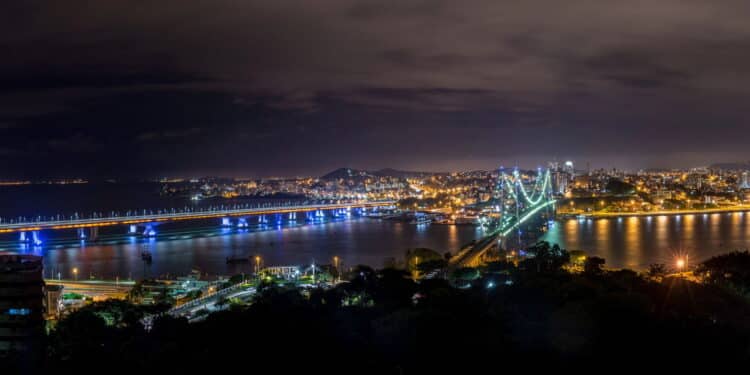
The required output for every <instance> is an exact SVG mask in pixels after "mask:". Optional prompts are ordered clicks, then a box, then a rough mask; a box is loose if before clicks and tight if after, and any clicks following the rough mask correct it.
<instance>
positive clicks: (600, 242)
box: [0, 183, 750, 278]
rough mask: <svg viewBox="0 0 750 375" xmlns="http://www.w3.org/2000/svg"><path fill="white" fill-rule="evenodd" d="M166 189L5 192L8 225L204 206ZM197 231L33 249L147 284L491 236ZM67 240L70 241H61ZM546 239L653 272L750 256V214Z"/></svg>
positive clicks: (595, 226) (48, 266) (388, 228)
mask: <svg viewBox="0 0 750 375" xmlns="http://www.w3.org/2000/svg"><path fill="white" fill-rule="evenodd" d="M160 188H161V185H160V184H151V183H148V184H86V185H64V186H59V185H42V186H39V185H32V186H18V187H0V217H6V218H9V217H17V216H35V215H54V214H58V213H59V214H72V213H73V212H82V213H83V212H93V211H100V212H107V211H109V210H125V209H136V208H138V209H140V208H166V209H169V208H182V207H185V206H190V205H194V204H195V202H190V201H189V200H187V199H185V198H182V197H164V196H160V195H159V194H158V192H159V190H160ZM214 202H216V201H214ZM244 202H247V203H252V202H253V201H252V200H249V201H248V200H246V201H244ZM221 203H225V202H220V203H219V204H221ZM238 203H243V201H239V202H238ZM198 204H201V205H203V204H211V203H210V202H200V203H198ZM214 204H216V203H214ZM189 226H190V227H184V226H182V227H181V226H177V227H171V226H169V225H165V226H163V227H161V226H160V227H159V239H158V240H155V241H153V240H152V241H148V240H145V239H143V238H128V237H126V236H124V235H123V233H124V231H125V228H114V227H113V228H107V229H102V233H101V236H100V242H98V243H94V244H90V243H88V244H87V243H83V244H79V243H76V242H74V241H71V240H70V238H71V236H74V233H67V234H66V233H44V234H43V235H44V236H45V237H46V238H45V246H44V247H43V248H41V249H26V250H23V251H27V252H35V253H38V254H41V255H43V256H44V257H45V271H46V272H47V275H48V276H50V275H55V276H56V275H57V273H58V272H59V273H60V275H61V276H62V277H71V275H72V274H71V270H72V269H73V268H78V270H79V277H88V275H89V274H92V275H95V276H99V277H107V278H110V277H115V276H119V277H122V278H128V277H132V278H140V277H143V276H160V275H167V274H171V275H175V274H185V273H187V272H190V270H191V269H193V268H198V269H200V270H201V271H202V272H204V273H209V274H214V275H216V274H224V275H226V274H233V273H240V272H246V271H249V270H250V269H251V268H252V267H253V266H252V264H239V265H228V264H226V258H227V257H231V256H250V255H256V254H257V255H260V256H262V257H263V260H264V264H265V265H304V264H310V263H311V262H312V261H313V260H314V261H315V262H317V263H331V258H332V257H333V256H339V257H340V258H341V259H342V260H343V264H344V266H345V267H346V266H353V265H356V264H367V265H370V266H373V267H381V266H382V265H383V262H384V260H385V259H386V258H391V257H392V258H396V259H397V260H402V259H403V255H404V251H405V250H406V249H408V248H413V247H428V248H432V249H435V250H437V251H440V252H445V251H455V250H456V249H458V248H460V247H461V246H462V245H464V244H466V243H468V242H469V241H471V240H473V239H476V238H478V237H481V236H482V232H481V231H479V230H477V229H476V228H474V227H470V226H446V225H428V226H415V225H411V224H406V223H398V222H391V221H380V220H374V219H366V218H354V219H351V220H346V221H333V222H328V223H323V224H303V223H302V221H300V222H299V223H296V224H293V223H291V224H290V223H288V222H284V223H283V225H282V226H281V227H280V228H279V227H263V228H253V229H251V230H249V231H244V232H238V231H237V230H229V231H227V230H226V229H221V228H219V227H218V223H217V222H203V223H191V224H189ZM65 236H67V237H68V239H67V240H63V241H60V240H59V238H61V237H65ZM6 237H7V238H6ZM6 237H0V249H2V250H12V251H17V250H19V249H18V244H17V241H15V238H14V237H9V236H6ZM543 239H544V240H547V241H550V242H553V243H558V244H560V245H561V246H563V247H564V248H567V249H569V250H584V251H586V252H587V253H589V254H591V255H597V256H600V257H603V258H605V259H606V260H607V265H609V266H612V267H628V268H634V269H644V268H646V267H648V265H649V264H652V263H668V264H669V263H672V262H674V259H675V257H676V256H677V255H680V254H688V255H689V256H690V262H691V263H694V262H698V261H701V260H705V259H706V258H708V257H710V256H713V255H716V254H719V253H723V252H727V251H731V250H734V249H745V248H749V247H750V213H720V214H719V213H717V214H707V215H702V214H699V215H680V216H653V217H650V218H649V217H624V218H610V219H592V220H577V219H572V220H562V221H559V222H557V223H556V224H555V225H554V226H553V227H552V228H551V229H550V231H549V232H548V233H546V234H545V235H544V237H543ZM144 249H147V250H149V251H150V252H151V253H152V254H153V263H152V264H151V265H150V266H144V263H143V262H142V261H141V258H140V253H141V251H142V250H144Z"/></svg>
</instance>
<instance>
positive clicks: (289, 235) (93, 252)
mask: <svg viewBox="0 0 750 375" xmlns="http://www.w3.org/2000/svg"><path fill="white" fill-rule="evenodd" d="M262 229H263V230H260V229H257V230H256V229H253V230H250V231H248V230H242V231H238V230H237V229H225V228H216V229H215V231H214V232H215V233H214V234H212V235H208V236H202V237H193V238H189V239H179V238H181V237H183V236H177V238H178V239H175V240H161V239H159V240H156V241H154V240H151V241H146V240H144V239H141V238H139V239H136V238H130V239H125V240H123V241H121V242H119V243H114V244H101V245H91V244H86V246H83V247H77V246H76V247H64V248H57V249H45V250H44V251H42V255H44V257H45V259H44V263H45V272H46V275H47V276H48V277H49V276H51V275H57V272H60V273H61V276H62V277H63V278H66V277H72V269H73V268H74V267H76V268H78V269H79V278H86V277H88V276H89V274H92V275H94V276H97V277H105V278H114V277H116V276H119V277H120V278H123V279H124V278H131V277H132V278H136V279H137V278H141V277H143V276H150V277H153V276H166V275H167V274H169V275H182V274H186V273H188V272H190V270H191V269H193V268H194V267H195V268H198V269H200V270H201V271H202V272H204V273H208V274H209V275H217V274H221V275H228V274H235V273H243V272H251V270H252V268H253V265H252V263H241V264H227V263H226V258H227V257H244V256H253V255H256V254H257V255H260V256H261V257H262V258H263V263H264V264H265V265H303V264H310V263H311V262H312V261H313V260H315V263H317V264H327V263H331V259H332V258H333V256H338V257H340V258H341V261H342V265H343V266H344V267H351V266H354V265H357V264H366V265H370V266H372V267H376V268H379V267H382V266H383V262H384V260H385V259H386V258H389V257H393V258H395V259H396V260H401V259H403V257H404V253H405V251H406V249H408V248H414V247H427V248H431V249H434V250H436V251H438V252H439V253H441V254H442V253H444V252H447V251H456V250H457V249H459V248H460V247H461V246H462V245H465V244H466V243H468V242H470V241H472V240H474V239H475V238H478V237H480V236H481V235H482V232H481V231H477V229H476V228H475V227H473V226H451V225H436V224H432V225H424V226H417V225H413V224H407V223H400V222H392V221H380V220H371V219H351V220H345V221H336V222H327V223H318V224H301V223H297V224H296V225H293V226H288V225H286V224H285V225H284V226H283V227H281V228H279V227H278V226H277V225H275V224H272V225H269V226H267V227H265V228H262ZM225 232H232V233H231V234H226V233H225ZM165 236H168V235H166V234H165ZM143 250H148V251H150V252H151V253H152V254H153V262H152V264H151V265H150V266H147V267H144V264H143V262H142V261H141V257H140V253H141V251H143Z"/></svg>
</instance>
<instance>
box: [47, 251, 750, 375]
mask: <svg viewBox="0 0 750 375" xmlns="http://www.w3.org/2000/svg"><path fill="white" fill-rule="evenodd" d="M531 251H532V252H534V253H535V254H534V255H536V256H535V257H534V258H530V259H527V260H524V261H521V262H518V263H512V262H507V263H506V262H495V263H492V264H489V265H488V266H487V267H485V268H483V269H482V270H481V272H474V274H473V276H471V277H466V278H454V279H453V280H452V282H450V281H446V280H442V279H435V280H421V281H420V282H415V281H413V280H412V279H411V278H410V273H408V272H406V271H402V270H396V269H384V270H380V271H374V270H372V269H370V268H368V267H357V268H355V269H354V270H352V272H350V274H349V275H348V278H349V280H350V282H348V283H343V284H340V285H339V286H337V287H335V288H332V289H328V290H320V289H316V290H310V291H305V290H300V289H296V288H283V287H278V286H268V287H266V288H264V289H263V290H261V291H260V293H259V294H258V296H257V298H256V300H255V302H254V303H253V304H251V305H250V306H234V307H232V308H231V309H230V310H228V311H222V312H218V313H214V314H212V315H210V316H209V317H208V318H207V319H206V320H204V321H202V322H198V323H194V324H188V323H187V321H186V320H184V319H175V318H170V317H166V316H162V317H159V318H157V319H156V320H155V321H154V322H153V326H152V327H151V329H150V330H146V329H145V328H144V326H143V325H142V323H141V318H142V316H143V314H145V313H146V311H144V310H143V309H142V308H139V307H134V306H132V305H128V304H127V303H125V302H108V303H105V304H95V305H92V306H90V307H87V308H85V309H82V310H80V311H78V312H76V313H74V314H71V315H70V316H69V317H68V318H66V319H65V320H63V321H61V322H60V323H59V324H58V325H57V328H56V330H55V331H54V332H52V334H51V335H50V338H49V343H48V351H47V354H46V357H45V359H44V361H43V363H44V366H46V367H48V368H50V369H52V368H54V369H56V370H58V371H59V370H62V371H65V372H67V371H74V370H75V371H86V370H91V371H94V369H97V372H100V371H104V369H112V368H113V366H114V367H115V368H114V370H115V371H118V372H119V371H148V370H150V369H155V368H169V369H170V372H172V373H179V372H182V371H185V372H188V373H190V372H193V371H195V369H196V368H197V367H196V366H201V367H204V366H208V367H209V368H211V369H212V370H214V371H223V370H226V371H230V370H233V369H238V370H239V369H242V370H243V371H244V370H249V369H259V368H263V369H274V370H275V371H274V372H277V373H288V372H291V371H295V370H299V371H313V373H318V372H325V373H341V372H347V373H393V374H399V373H425V372H433V373H445V372H447V371H449V370H452V369H455V370H458V371H461V372H463V371H471V370H477V371H478V370H482V369H506V368H510V367H523V368H528V369H539V368H541V367H554V368H556V369H558V370H564V369H588V370H595V369H597V368H602V367H598V366H600V365H606V366H608V367H616V368H618V369H622V368H624V367H631V366H632V367H638V368H641V369H643V368H646V369H655V368H660V367H665V368H670V369H677V368H682V367H686V368H687V367H690V368H692V367H694V366H696V365H699V364H713V365H738V364H739V365H741V364H746V363H747V362H748V360H750V303H748V298H747V297H748V295H747V293H748V290H750V288H748V284H747V283H749V282H750V279H748V277H747V275H748V274H750V254H748V253H732V254H729V255H726V256H723V257H717V258H714V259H712V260H709V261H707V262H705V263H704V264H702V265H700V266H699V267H698V269H697V270H696V273H697V274H700V275H703V276H702V277H703V278H704V280H705V282H701V283H697V282H693V281H689V280H687V279H685V278H681V277H670V276H668V275H664V274H659V275H655V274H653V273H655V272H652V274H651V275H649V274H638V273H636V272H633V271H629V270H618V271H607V270H603V269H602V268H601V266H602V264H603V263H604V260H603V259H600V258H587V259H586V260H585V261H584V262H583V264H582V265H581V267H578V268H575V270H574V268H571V263H570V259H571V256H570V254H568V253H567V252H566V251H565V250H562V249H559V248H557V247H551V246H549V244H546V245H545V244H541V245H539V246H536V247H534V248H532V249H531ZM579 260H580V258H579ZM655 268H657V269H658V267H655ZM459 273H461V272H459ZM463 273H468V272H466V270H464V271H463ZM466 280H471V281H469V282H470V284H468V287H466V288H457V287H456V286H455V284H453V283H459V284H461V285H464V284H463V282H465V281H466ZM657 280H658V281H657ZM103 311H106V312H107V314H108V315H106V319H105V318H103V315H102V312H103ZM112 311H116V312H117V313H112ZM498 371H499V370H498ZM483 372H485V371H483ZM493 372H494V371H493Z"/></svg>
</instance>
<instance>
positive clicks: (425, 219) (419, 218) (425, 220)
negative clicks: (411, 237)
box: [409, 214, 432, 225]
mask: <svg viewBox="0 0 750 375" xmlns="http://www.w3.org/2000/svg"><path fill="white" fill-rule="evenodd" d="M431 222H432V218H431V217H429V216H427V215H424V214H422V215H419V214H417V215H414V218H412V219H411V221H410V222H409V223H410V224H417V225H420V224H429V223H431Z"/></svg>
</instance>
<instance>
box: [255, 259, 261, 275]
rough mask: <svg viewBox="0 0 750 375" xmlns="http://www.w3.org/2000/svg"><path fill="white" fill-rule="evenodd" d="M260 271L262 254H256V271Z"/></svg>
mask: <svg viewBox="0 0 750 375" xmlns="http://www.w3.org/2000/svg"><path fill="white" fill-rule="evenodd" d="M259 272H260V255H256V256H255V273H256V274H257V273H259Z"/></svg>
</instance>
